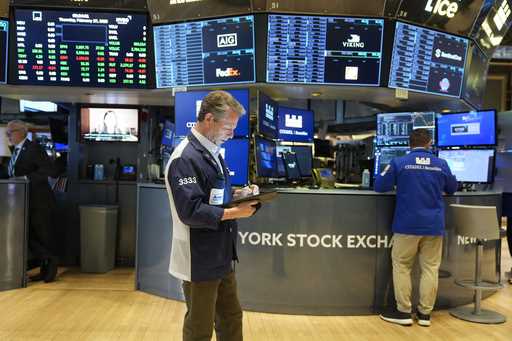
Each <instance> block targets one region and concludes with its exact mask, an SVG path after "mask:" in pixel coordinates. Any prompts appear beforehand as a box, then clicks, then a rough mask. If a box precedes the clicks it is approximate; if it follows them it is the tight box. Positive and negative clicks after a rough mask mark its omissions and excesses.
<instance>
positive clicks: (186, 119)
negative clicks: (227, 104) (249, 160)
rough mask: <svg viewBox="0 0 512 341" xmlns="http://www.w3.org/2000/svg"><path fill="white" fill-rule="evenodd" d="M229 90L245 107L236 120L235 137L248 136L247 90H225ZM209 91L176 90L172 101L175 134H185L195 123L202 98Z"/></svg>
mask: <svg viewBox="0 0 512 341" xmlns="http://www.w3.org/2000/svg"><path fill="white" fill-rule="evenodd" d="M226 91H227V92H229V93H230V94H231V95H232V96H233V97H234V98H235V99H236V100H237V101H238V102H240V104H241V105H242V106H243V107H244V109H245V115H242V116H241V117H240V119H239V120H238V124H237V126H236V129H235V133H234V134H235V135H234V136H235V137H247V136H249V113H250V111H249V90H248V89H237V90H226ZM209 92H210V91H188V92H177V93H176V98H175V101H174V111H175V117H176V136H186V135H188V133H189V132H190V129H191V128H192V127H194V126H195V125H196V121H197V115H198V114H199V110H200V109H201V103H202V101H203V98H204V97H206V95H208V93H209Z"/></svg>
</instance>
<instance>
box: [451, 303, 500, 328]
mask: <svg viewBox="0 0 512 341" xmlns="http://www.w3.org/2000/svg"><path fill="white" fill-rule="evenodd" d="M450 315H452V316H454V317H456V318H458V319H461V320H464V321H469V322H475V323H486V324H497V323H504V322H506V321H507V318H506V317H505V316H503V315H502V314H500V313H497V312H495V311H491V310H486V309H481V310H480V313H479V314H475V310H474V308H473V307H457V308H454V309H452V310H450Z"/></svg>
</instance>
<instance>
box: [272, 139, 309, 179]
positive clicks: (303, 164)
mask: <svg viewBox="0 0 512 341" xmlns="http://www.w3.org/2000/svg"><path fill="white" fill-rule="evenodd" d="M285 153H293V154H295V156H296V159H297V163H298V165H299V173H300V175H301V177H310V176H311V175H312V168H313V150H312V147H311V146H300V145H299V146H287V145H281V146H278V147H276V155H277V176H278V177H284V176H286V170H285V165H284V162H283V155H284V154H285Z"/></svg>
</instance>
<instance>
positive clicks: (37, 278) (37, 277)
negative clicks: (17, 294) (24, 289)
mask: <svg viewBox="0 0 512 341" xmlns="http://www.w3.org/2000/svg"><path fill="white" fill-rule="evenodd" d="M28 279H30V281H31V282H38V281H42V280H43V279H44V276H43V274H42V273H38V274H37V275H33V276H29V277H28Z"/></svg>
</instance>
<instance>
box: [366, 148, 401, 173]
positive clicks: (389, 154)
mask: <svg viewBox="0 0 512 341" xmlns="http://www.w3.org/2000/svg"><path fill="white" fill-rule="evenodd" d="M409 151H410V148H409V147H382V148H377V149H376V150H375V167H374V170H373V175H374V176H377V175H379V174H380V173H382V172H383V171H384V169H385V168H386V166H387V165H389V164H390V163H391V160H393V159H394V158H396V157H400V156H404V155H406V154H408V153H409Z"/></svg>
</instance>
